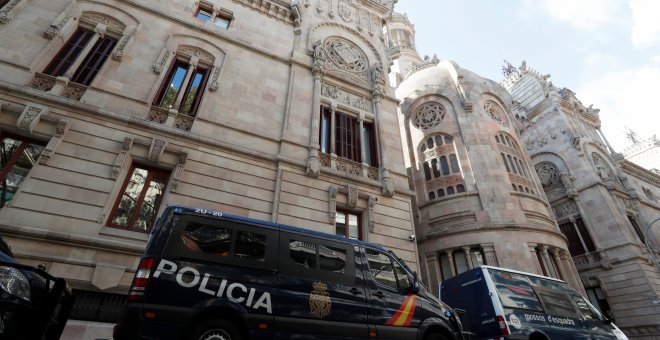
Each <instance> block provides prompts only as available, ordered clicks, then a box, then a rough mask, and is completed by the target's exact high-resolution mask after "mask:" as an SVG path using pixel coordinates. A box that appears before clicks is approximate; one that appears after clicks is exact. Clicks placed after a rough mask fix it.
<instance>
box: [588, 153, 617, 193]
mask: <svg viewBox="0 0 660 340" xmlns="http://www.w3.org/2000/svg"><path fill="white" fill-rule="evenodd" d="M591 160H592V161H593V162H594V165H595V166H596V174H597V175H598V177H600V179H601V180H602V181H603V183H605V184H608V187H609V184H610V183H611V182H612V179H613V178H614V173H613V172H612V169H610V167H609V166H608V165H607V162H606V161H605V159H603V157H602V156H601V155H599V154H597V153H595V152H594V153H592V154H591Z"/></svg>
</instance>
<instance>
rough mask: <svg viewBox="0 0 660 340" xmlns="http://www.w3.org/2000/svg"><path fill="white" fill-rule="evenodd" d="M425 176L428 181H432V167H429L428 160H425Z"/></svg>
mask: <svg viewBox="0 0 660 340" xmlns="http://www.w3.org/2000/svg"><path fill="white" fill-rule="evenodd" d="M424 178H425V179H426V180H427V181H430V180H431V168H430V167H429V163H428V162H425V163H424Z"/></svg>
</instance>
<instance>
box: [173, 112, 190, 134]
mask: <svg viewBox="0 0 660 340" xmlns="http://www.w3.org/2000/svg"><path fill="white" fill-rule="evenodd" d="M194 121H195V117H191V116H188V115H186V114H177V115H176V119H175V120H174V127H175V128H177V129H179V130H185V131H190V129H191V128H192V125H193V122H194Z"/></svg>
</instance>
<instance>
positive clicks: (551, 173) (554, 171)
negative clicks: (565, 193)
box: [534, 162, 561, 193]
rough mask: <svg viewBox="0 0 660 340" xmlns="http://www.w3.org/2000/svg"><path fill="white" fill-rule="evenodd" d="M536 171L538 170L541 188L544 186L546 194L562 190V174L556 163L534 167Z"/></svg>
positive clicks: (543, 163) (540, 164)
mask: <svg viewBox="0 0 660 340" xmlns="http://www.w3.org/2000/svg"><path fill="white" fill-rule="evenodd" d="M534 169H536V174H537V175H538V176H539V179H540V180H541V186H543V190H545V192H547V193H549V192H551V191H554V190H557V189H560V186H559V183H561V180H560V173H559V169H558V168H557V166H556V165H555V164H554V163H551V162H541V163H538V164H536V165H534Z"/></svg>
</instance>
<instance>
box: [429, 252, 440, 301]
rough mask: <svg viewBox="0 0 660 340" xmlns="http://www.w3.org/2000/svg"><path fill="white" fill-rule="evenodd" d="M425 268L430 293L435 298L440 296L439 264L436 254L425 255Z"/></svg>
mask: <svg viewBox="0 0 660 340" xmlns="http://www.w3.org/2000/svg"><path fill="white" fill-rule="evenodd" d="M426 268H427V272H428V275H427V276H428V280H429V282H428V284H429V289H431V292H432V293H434V294H435V295H436V296H440V275H439V274H440V263H439V261H438V255H437V254H435V253H433V254H427V255H426Z"/></svg>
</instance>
